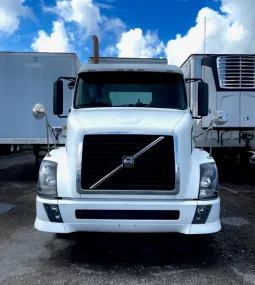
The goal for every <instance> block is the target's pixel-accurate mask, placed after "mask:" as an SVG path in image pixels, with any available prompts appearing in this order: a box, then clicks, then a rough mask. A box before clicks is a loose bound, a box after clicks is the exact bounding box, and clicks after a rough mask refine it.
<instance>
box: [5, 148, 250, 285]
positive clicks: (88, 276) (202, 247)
mask: <svg viewBox="0 0 255 285" xmlns="http://www.w3.org/2000/svg"><path fill="white" fill-rule="evenodd" d="M220 166H221V167H220V182H221V183H220V189H221V198H222V206H221V221H222V230H221V231H220V232H219V233H216V234H213V235H205V236H186V235H179V234H102V233H97V234H92V233H90V234H88V233H77V234H70V235H67V236H59V235H55V234H51V233H43V232H39V231H37V230H36V229H35V228H34V219H35V197H36V184H37V175H38V174H37V169H36V167H35V163H34V158H33V154H32V153H31V152H21V153H19V154H12V155H1V156H0V284H4V285H6V284H13V285H15V284H19V285H20V284H28V285H29V284H31V285H32V284H33V285H36V284H47V285H48V284H59V285H60V284H77V285H78V284H79V285H80V284H86V285H87V284H89V285H100V284H110V285H115V284H118V285H119V284H131V285H136V284H146V285H152V284H153V285H154V284H155V285H156V284H160V285H164V284H171V285H175V284H182V285H184V284H192V285H194V284H210V285H213V284H224V285H228V284H235V285H236V284H255V175H254V173H255V169H254V170H253V169H249V171H247V170H245V169H237V168H235V167H234V166H232V165H229V164H228V163H227V164H222V165H220ZM231 167H232V168H231Z"/></svg>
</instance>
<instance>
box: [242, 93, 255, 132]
mask: <svg viewBox="0 0 255 285" xmlns="http://www.w3.org/2000/svg"><path fill="white" fill-rule="evenodd" d="M240 105H241V117H240V121H241V122H240V125H241V127H244V128H245V127H255V91H242V92H241V104H240Z"/></svg>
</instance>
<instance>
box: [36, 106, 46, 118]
mask: <svg viewBox="0 0 255 285" xmlns="http://www.w3.org/2000/svg"><path fill="white" fill-rule="evenodd" d="M33 116H34V117H35V118H36V119H37V120H41V119H43V118H44V117H45V116H46V107H45V106H44V105H43V104H41V103H38V104H36V105H34V107H33Z"/></svg>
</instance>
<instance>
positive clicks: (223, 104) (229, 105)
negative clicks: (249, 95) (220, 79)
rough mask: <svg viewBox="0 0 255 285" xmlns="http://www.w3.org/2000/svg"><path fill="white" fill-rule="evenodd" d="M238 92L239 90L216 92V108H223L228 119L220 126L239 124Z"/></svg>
mask: <svg viewBox="0 0 255 285" xmlns="http://www.w3.org/2000/svg"><path fill="white" fill-rule="evenodd" d="M240 93H241V92H239V91H227V92H217V110H223V111H225V112H227V113H228V115H229V120H228V121H227V123H226V124H225V125H224V126H222V127H224V128H226V127H228V128H235V127H239V126H240ZM254 102H255V101H254ZM254 118H255V117H254Z"/></svg>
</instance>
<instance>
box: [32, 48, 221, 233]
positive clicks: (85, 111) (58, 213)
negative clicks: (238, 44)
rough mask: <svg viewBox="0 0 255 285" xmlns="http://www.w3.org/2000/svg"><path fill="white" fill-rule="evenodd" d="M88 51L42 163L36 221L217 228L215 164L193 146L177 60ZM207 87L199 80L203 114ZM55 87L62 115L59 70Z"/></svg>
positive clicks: (69, 228)
mask: <svg viewBox="0 0 255 285" xmlns="http://www.w3.org/2000/svg"><path fill="white" fill-rule="evenodd" d="M97 49H98V47H96V50H97ZM93 58H94V63H90V64H87V65H86V66H84V67H82V68H81V69H80V70H79V73H78V75H77V78H75V87H74V96H73V102H72V106H71V108H70V112H69V114H68V116H67V133H66V142H65V146H64V147H57V148H55V149H53V150H51V151H50V152H49V154H48V155H46V156H45V158H44V159H43V161H42V163H41V166H40V170H39V181H38V190H37V198H36V209H37V211H36V220H35V227H36V229H38V230H40V231H46V232H55V233H71V232H78V231H93V232H147V233H151V232H178V233H183V234H207V233H214V232H217V231H219V230H220V229H221V223H220V219H219V214H220V197H219V188H218V172H217V166H216V163H215V161H214V160H213V158H212V157H211V156H210V154H209V153H207V152H205V151H204V150H202V149H197V148H195V143H194V134H193V118H192V114H191V111H190V108H189V107H188V104H187V94H186V89H185V82H184V76H183V73H182V71H181V69H180V68H179V67H177V66H173V65H168V64H155V63H144V62H142V63H137V62H136V63H123V62H122V63H118V62H117V63H116V64H107V63H100V62H99V60H98V55H97V54H94V57H93ZM206 87H208V86H206V84H205V83H203V82H202V81H201V82H199V88H198V92H199V94H198V100H199V102H198V104H199V108H198V109H199V115H200V116H204V115H207V114H208V93H207V88H206ZM53 95H54V96H53V103H54V104H53V105H54V114H55V115H58V116H61V115H62V113H63V107H62V105H63V81H62V80H61V79H59V80H57V81H56V82H55V84H54V94H53ZM39 112H41V111H40V110H39Z"/></svg>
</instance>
